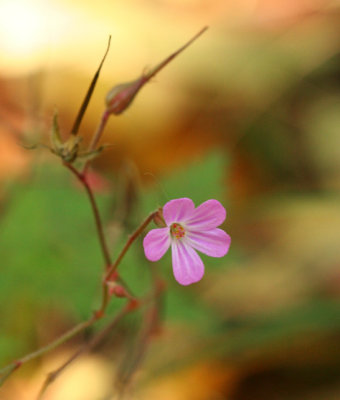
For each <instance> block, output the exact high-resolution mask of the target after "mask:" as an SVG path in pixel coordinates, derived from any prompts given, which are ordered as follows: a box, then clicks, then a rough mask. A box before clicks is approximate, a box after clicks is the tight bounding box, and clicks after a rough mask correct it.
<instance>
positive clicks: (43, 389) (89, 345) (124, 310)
mask: <svg viewBox="0 0 340 400" xmlns="http://www.w3.org/2000/svg"><path fill="white" fill-rule="evenodd" d="M129 311H130V310H129V309H128V307H126V306H124V307H123V308H122V309H121V311H120V312H119V313H118V314H117V315H116V316H115V317H114V319H113V320H112V321H111V322H110V323H109V324H108V325H107V326H106V327H105V328H104V329H103V330H102V331H101V332H99V333H98V334H97V335H95V336H94V337H93V338H92V339H91V341H90V342H89V343H87V344H85V345H83V346H82V347H81V348H80V349H79V350H77V351H76V352H75V353H74V354H73V355H72V356H71V357H70V358H69V359H67V360H66V361H65V362H64V363H63V364H62V365H61V366H60V367H59V368H57V369H56V370H54V371H52V372H50V373H49V374H48V375H47V377H46V379H45V382H44V383H43V385H42V387H41V389H40V392H39V395H38V398H37V400H42V399H43V396H44V394H45V393H46V391H47V389H48V387H49V386H50V385H51V384H52V383H53V382H54V381H55V380H56V379H57V378H58V377H59V375H61V374H62V373H63V372H64V370H65V369H66V368H67V367H68V366H69V365H70V364H72V363H73V361H75V360H76V359H77V358H78V357H79V356H81V355H82V354H83V353H85V352H87V351H90V350H92V349H93V348H94V347H96V346H97V345H98V344H99V343H100V342H101V341H102V340H103V338H104V337H105V336H106V335H107V334H108V333H109V332H110V331H111V330H112V329H114V328H115V327H116V326H117V324H118V323H119V321H120V320H121V319H122V318H123V317H124V316H125V315H126V314H128V313H129Z"/></svg>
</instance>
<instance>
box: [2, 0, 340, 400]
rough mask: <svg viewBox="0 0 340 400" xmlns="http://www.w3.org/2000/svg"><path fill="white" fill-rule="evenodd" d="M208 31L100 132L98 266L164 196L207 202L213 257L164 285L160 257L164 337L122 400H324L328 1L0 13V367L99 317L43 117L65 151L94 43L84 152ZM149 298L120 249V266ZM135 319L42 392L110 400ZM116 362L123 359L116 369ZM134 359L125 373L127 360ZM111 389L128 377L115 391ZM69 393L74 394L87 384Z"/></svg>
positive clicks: (332, 109) (337, 81)
mask: <svg viewBox="0 0 340 400" xmlns="http://www.w3.org/2000/svg"><path fill="white" fill-rule="evenodd" d="M205 25H209V26H210V28H209V30H208V31H207V32H206V33H205V34H204V35H203V36H202V37H201V38H200V39H199V40H198V41H197V42H195V43H194V44H193V45H192V46H191V47H190V48H188V49H187V50H186V51H185V52H184V53H183V54H181V55H180V56H179V57H178V58H176V59H175V60H174V61H173V62H172V63H170V64H169V65H168V66H167V67H166V68H165V69H164V70H163V71H161V72H160V73H159V75H158V76H157V77H156V78H155V79H153V81H152V83H150V84H148V85H147V86H146V87H145V88H143V90H142V91H141V93H140V94H138V96H137V98H136V99H135V101H134V103H133V105H132V106H131V108H129V109H128V110H127V111H126V113H124V114H123V115H122V116H120V117H119V118H117V117H111V118H110V121H109V123H108V125H107V127H106V130H105V134H104V137H103V139H102V142H103V143H108V144H112V147H109V148H107V149H106V151H105V152H104V153H103V154H102V156H101V157H100V158H99V159H98V160H96V161H95V163H94V166H93V172H94V175H93V185H94V186H93V187H94V188H95V190H96V193H97V196H98V200H99V203H100V207H101V212H102V215H103V218H104V220H105V224H106V231H107V233H108V238H109V243H110V248H111V250H112V254H113V255H115V254H117V252H118V251H119V249H120V248H121V246H122V244H123V243H124V239H125V238H126V235H127V233H129V232H131V231H132V230H133V229H134V227H135V226H137V224H139V222H140V221H142V219H143V218H144V217H145V216H146V215H147V213H149V212H150V211H152V210H154V209H155V208H156V207H158V206H161V205H163V204H164V203H165V202H166V201H168V200H170V199H172V198H177V197H190V198H192V199H193V200H194V201H195V203H196V205H198V204H199V203H201V202H203V201H205V200H207V199H209V198H216V199H218V200H220V201H221V202H222V203H223V204H224V206H225V207H226V208H227V212H228V217H227V220H226V222H225V224H224V225H223V228H224V229H225V230H226V231H227V232H228V233H229V234H230V235H231V237H232V245H231V249H230V252H229V254H228V255H227V256H226V257H224V258H222V259H211V258H208V257H203V259H204V263H205V266H206V274H205V277H204V279H203V280H202V281H201V282H200V283H198V284H195V285H192V286H190V287H181V286H179V285H178V284H177V283H176V282H175V281H174V278H173V276H172V272H171V259H170V256H169V255H167V256H166V257H165V258H164V259H163V260H161V261H160V262H158V263H157V264H155V265H154V267H155V268H154V269H155V270H156V271H157V273H158V274H159V275H160V276H161V278H162V279H164V280H165V282H166V285H167V290H166V292H165V295H164V298H163V299H162V316H163V322H162V325H161V329H159V331H158V333H157V335H153V336H152V340H151V341H150V343H149V346H148V349H147V354H146V356H145V357H144V360H143V363H142V364H141V365H138V372H137V373H136V374H134V375H133V379H131V382H129V386H130V393H132V394H131V398H134V399H141V400H143V399H162V400H167V399H179V400H182V399H183V400H220V399H227V400H229V399H230V400H266V399H268V400H296V399H299V400H338V399H340V346H339V339H340V257H339V237H340V235H339V233H340V202H339V200H340V193H339V189H340V41H339V37H340V2H339V1H336V0H329V1H328V0H299V1H295V0H240V1H237V2H236V1H229V0H130V1H129V2H110V1H104V0H97V1H95V2H93V1H90V0H83V1H81V2H80V1H77V0H59V1H57V0H55V1H53V0H45V1H43V0H35V1H34V0H0V54H1V56H0V260H1V261H0V263H1V264H0V271H1V279H0V304H1V308H0V321H1V322H0V364H1V366H3V365H5V364H6V363H8V362H10V361H12V360H13V359H16V358H19V357H20V356H22V355H24V354H25V353H27V352H29V351H32V350H34V349H36V348H38V347H41V346H42V345H44V344H46V343H48V342H49V341H51V340H53V339H54V338H55V337H57V336H58V335H60V334H61V333H63V332H64V331H66V330H67V329H69V328H71V327H72V326H74V325H75V324H76V323H77V322H79V321H82V320H85V319H86V318H88V317H89V315H90V314H91V312H92V310H94V309H95V308H96V307H98V304H99V299H100V279H101V273H102V265H101V264H102V259H101V254H100V250H99V246H98V243H97V237H96V235H95V228H94V223H93V220H92V215H91V213H90V209H89V205H88V202H87V199H86V197H85V195H84V193H83V191H82V188H81V187H79V186H78V185H77V184H76V182H75V181H74V179H73V177H72V176H70V174H69V171H66V170H65V169H64V168H63V167H62V165H61V163H60V160H59V159H58V158H56V157H54V156H53V155H52V154H50V153H49V151H48V150H46V149H43V148H42V149H38V150H36V151H29V150H26V149H25V148H24V147H23V146H22V145H23V144H25V145H27V144H35V143H43V144H48V133H49V130H50V127H51V121H52V116H53V111H54V109H55V108H56V109H57V110H58V112H59V119H60V125H61V129H62V133H63V135H64V137H65V138H66V137H67V135H68V133H69V131H70V129H71V126H72V123H73V121H74V119H75V116H76V114H77V112H78V109H79V107H80V104H81V102H82V99H83V97H84V95H85V93H86V90H87V88H88V85H89V83H90V81H91V79H92V76H93V74H94V72H95V71H96V69H97V67H98V64H99V62H100V60H101V57H102V56H103V53H104V51H105V48H106V44H107V39H108V36H109V35H110V34H111V35H112V42H111V49H110V52H109V54H108V57H107V60H106V62H105V64H104V66H103V69H102V72H101V75H100V78H99V81H98V84H97V87H96V90H95V92H94V95H93V97H92V99H91V102H90V105H89V108H88V111H87V113H86V115H85V118H84V120H83V123H82V125H81V128H80V134H81V136H82V137H83V144H84V146H86V143H87V142H88V140H89V138H90V137H91V134H92V133H93V132H94V130H95V129H96V127H97V125H98V123H99V119H100V116H101V113H102V112H103V111H104V98H105V95H106V93H107V92H108V90H109V89H110V88H111V87H112V86H114V85H116V84H118V83H122V82H125V81H130V80H133V79H135V78H137V77H138V76H140V74H141V73H142V72H143V70H145V68H147V67H151V66H154V65H156V64H157V63H159V62H160V61H161V60H163V59H164V58H165V57H166V56H168V55H169V54H170V53H171V52H173V51H175V50H176V49H177V48H178V47H180V46H181V45H182V44H183V43H185V42H186V41H187V40H188V39H190V38H191V37H192V36H193V35H194V34H195V33H196V32H197V31H199V30H200V29H201V28H202V27H203V26H205ZM120 268H121V273H122V275H123V276H124V278H125V280H126V281H128V282H129V284H130V286H131V287H132V288H133V290H134V291H135V292H136V293H137V294H144V293H146V292H147V291H148V288H149V287H150V285H151V283H150V282H151V279H150V275H151V274H150V265H149V264H148V263H147V262H146V261H145V259H144V256H143V250H142V245H141V242H137V243H136V244H135V245H134V247H133V249H132V251H131V252H129V254H128V256H127V257H126V259H124V261H123V263H122V264H121V267H120ZM113 303H114V304H112V307H111V308H110V314H111V315H114V313H115V311H116V310H118V308H119V307H120V306H121V305H122V304H123V300H119V299H117V300H115V301H113ZM141 325H142V318H141V315H140V314H139V313H136V314H135V315H133V316H132V315H131V316H129V317H128V318H126V319H125V320H123V321H122V322H121V323H120V324H119V326H118V328H117V329H116V330H115V331H114V332H113V333H112V334H111V335H110V336H109V337H108V338H107V339H106V340H105V341H104V342H103V343H101V344H100V346H97V347H96V348H95V349H94V350H93V351H92V352H90V353H87V354H86V355H83V356H82V357H81V358H79V360H78V361H76V362H75V363H74V364H73V365H72V366H71V367H70V368H69V369H68V370H67V371H66V372H65V373H64V374H63V375H62V376H61V377H60V379H59V380H57V381H56V382H55V383H54V384H53V385H52V386H51V387H50V388H49V390H48V391H47V393H46V396H45V397H44V398H46V399H48V400H59V399H69V400H93V399H100V400H104V399H113V398H114V397H113V395H111V394H112V393H113V392H114V389H113V382H114V381H115V379H116V378H115V377H117V376H118V377H119V376H121V375H122V374H123V375H124V371H130V372H131V374H130V375H132V372H133V366H131V365H130V366H129V363H128V361H129V360H130V361H131V359H132V358H133V356H131V354H130V352H128V350H129V349H131V348H132V347H133V346H132V345H131V343H133V340H134V337H135V335H136V334H137V335H138V332H140V329H141V328H140V327H141ZM96 329H97V328H95V329H92V330H89V331H88V332H85V334H83V335H79V337H77V338H75V339H73V340H71V341H70V343H68V344H67V345H64V346H62V347H61V348H60V349H58V350H56V351H54V352H52V353H49V354H47V355H46V356H45V357H43V358H42V359H39V360H35V361H32V362H31V363H28V364H27V365H26V366H25V367H23V368H22V369H21V370H20V371H18V372H17V373H16V374H14V375H13V376H12V377H11V378H10V379H9V380H8V381H7V382H6V384H5V386H4V387H3V388H1V389H0V397H1V399H2V400H8V399H9V400H13V399H16V400H30V399H35V398H36V396H37V393H38V391H39V388H40V386H41V385H42V383H43V380H44V378H45V377H46V374H47V373H48V372H50V371H51V370H53V369H55V368H57V367H58V366H59V365H60V364H61V363H62V362H64V361H65V360H66V359H67V358H68V357H69V356H70V355H72V354H73V353H74V351H75V350H76V349H77V348H78V347H79V346H80V345H81V344H82V343H83V342H84V341H86V340H87V339H88V338H89V337H91V335H92V334H93V333H95V331H96ZM129 357H130V359H129ZM131 357H132V358H131ZM128 375H129V373H127V375H125V376H128ZM84 382H86V383H87V384H86V385H85V384H84Z"/></svg>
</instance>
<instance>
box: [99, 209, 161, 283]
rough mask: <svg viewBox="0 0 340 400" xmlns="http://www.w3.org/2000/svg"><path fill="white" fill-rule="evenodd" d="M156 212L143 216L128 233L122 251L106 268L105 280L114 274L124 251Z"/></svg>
mask: <svg viewBox="0 0 340 400" xmlns="http://www.w3.org/2000/svg"><path fill="white" fill-rule="evenodd" d="M157 212H158V211H153V212H152V213H151V214H149V215H148V216H147V217H146V218H145V220H144V221H143V222H142V223H141V224H140V225H139V227H138V228H137V229H136V230H135V231H134V232H133V233H132V234H131V235H130V237H129V239H128V240H127V242H126V243H125V246H124V247H123V249H122V251H121V252H120V253H119V255H118V257H117V259H116V261H115V262H114V263H113V264H112V265H111V266H110V268H109V269H108V270H107V273H106V278H105V280H106V281H108V280H110V278H111V277H112V276H113V275H114V273H115V272H116V270H117V267H118V265H119V264H120V262H121V261H122V259H123V257H124V256H125V254H126V252H127V251H128V250H129V248H130V246H131V245H132V243H133V242H134V241H135V240H136V239H137V237H138V236H139V235H140V234H141V233H142V232H143V231H144V229H145V228H146V227H147V226H148V225H149V223H150V222H151V221H152V219H153V217H154V216H155V215H156V213H157Z"/></svg>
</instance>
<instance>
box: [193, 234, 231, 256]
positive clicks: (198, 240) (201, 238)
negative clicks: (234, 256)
mask: <svg viewBox="0 0 340 400" xmlns="http://www.w3.org/2000/svg"><path fill="white" fill-rule="evenodd" d="M186 240H187V242H188V245H191V246H192V247H193V248H194V249H196V250H198V251H200V252H202V253H204V254H207V255H208V256H211V257H223V256H225V255H226V254H227V253H228V250H229V247H230V242H231V238H230V236H229V235H228V234H227V233H226V232H224V231H222V229H219V228H214V229H210V230H209V231H203V232H197V231H190V232H188V234H187V236H186Z"/></svg>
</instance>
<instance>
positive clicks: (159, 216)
mask: <svg viewBox="0 0 340 400" xmlns="http://www.w3.org/2000/svg"><path fill="white" fill-rule="evenodd" d="M153 222H154V223H155V225H157V226H158V227H159V228H165V227H166V226H167V225H166V223H165V221H164V218H163V209H162V207H160V208H159V209H158V210H157V212H156V213H155V215H154V216H153Z"/></svg>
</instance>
